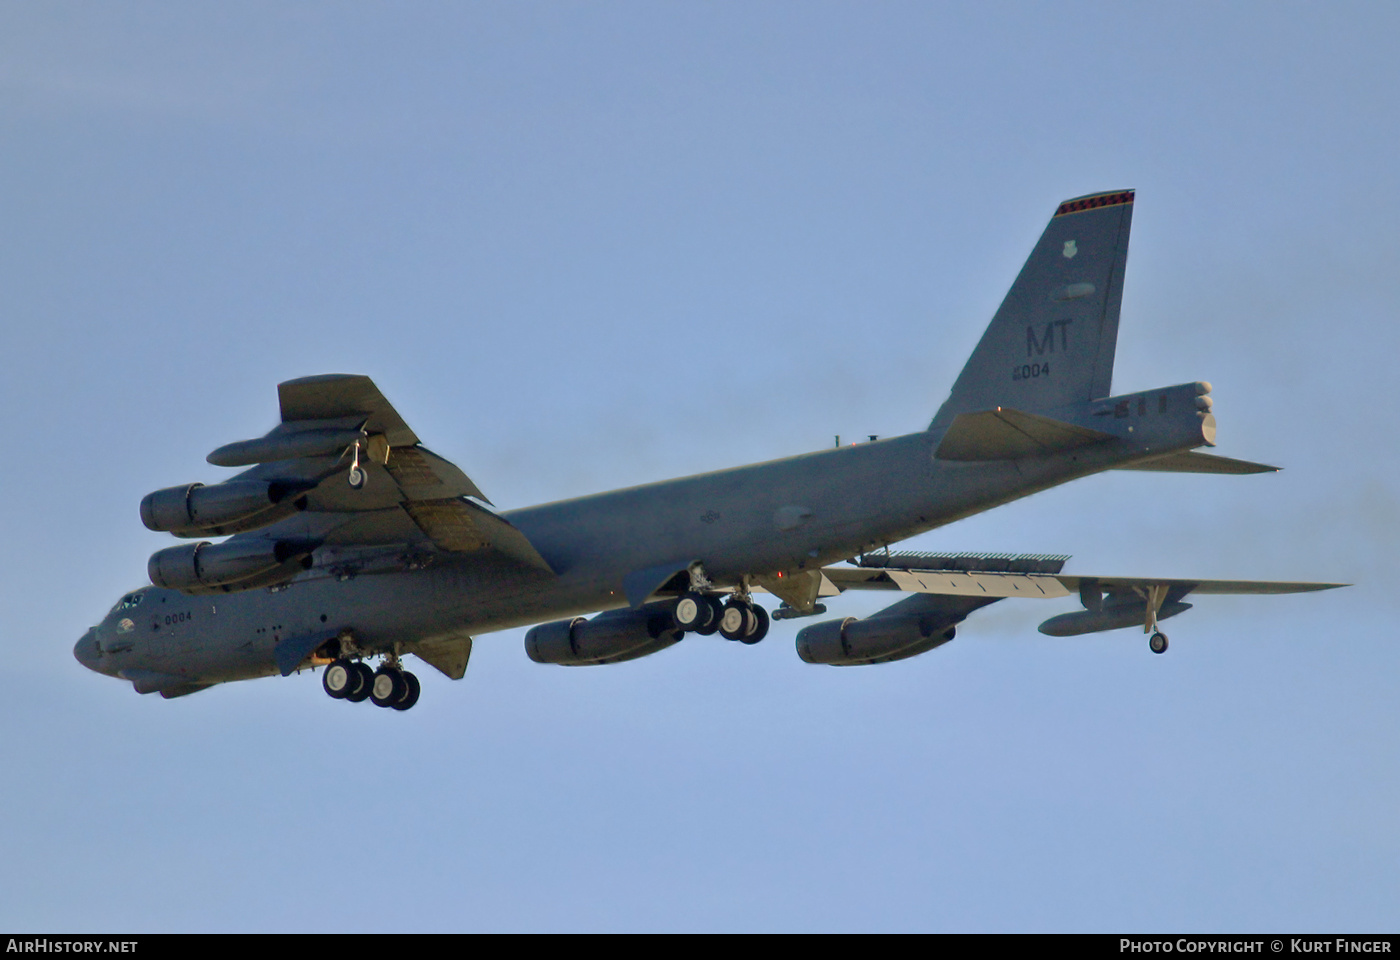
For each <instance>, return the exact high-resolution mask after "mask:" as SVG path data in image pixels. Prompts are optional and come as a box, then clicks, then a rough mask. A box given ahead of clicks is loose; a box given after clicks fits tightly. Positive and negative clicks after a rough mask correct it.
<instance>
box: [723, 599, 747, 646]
mask: <svg viewBox="0 0 1400 960" xmlns="http://www.w3.org/2000/svg"><path fill="white" fill-rule="evenodd" d="M755 623H756V621H755V619H754V615H753V607H751V606H749V605H748V604H747V603H745V602H744V601H742V600H731V601H729V602H728V603H726V604H725V605H724V608H723V610H722V611H721V614H720V618H719V635H720V636H721V637H723V638H724V639H726V640H743V639H744V638H745V637H747V636H748V635H749V633H750V632H751V631H752V629H753V627H754V626H755Z"/></svg>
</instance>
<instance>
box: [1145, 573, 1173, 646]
mask: <svg viewBox="0 0 1400 960" xmlns="http://www.w3.org/2000/svg"><path fill="white" fill-rule="evenodd" d="M1144 599H1146V600H1147V622H1146V623H1144V624H1143V630H1144V631H1145V632H1147V633H1150V634H1152V636H1150V637H1148V638H1147V649H1149V650H1151V651H1152V652H1153V653H1166V652H1167V635H1166V634H1165V633H1163V632H1162V631H1161V630H1158V629H1157V611H1159V610H1161V609H1162V601H1163V600H1165V599H1167V585H1166V584H1164V583H1159V584H1155V585H1153V586H1150V587H1148V588H1147V592H1146V596H1145V598H1144Z"/></svg>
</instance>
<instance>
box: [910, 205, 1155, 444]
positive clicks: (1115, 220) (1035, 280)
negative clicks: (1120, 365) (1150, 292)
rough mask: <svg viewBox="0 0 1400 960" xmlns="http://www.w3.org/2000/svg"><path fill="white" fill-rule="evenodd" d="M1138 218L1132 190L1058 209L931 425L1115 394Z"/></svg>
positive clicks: (1042, 409) (1051, 407) (1032, 410)
mask: <svg viewBox="0 0 1400 960" xmlns="http://www.w3.org/2000/svg"><path fill="white" fill-rule="evenodd" d="M1132 219H1133V191H1131V190H1115V191H1111V192H1109V193H1095V194H1091V195H1089V196H1085V197H1077V198H1075V199H1073V200H1066V201H1065V202H1064V203H1062V204H1060V206H1059V209H1057V210H1056V211H1055V216H1054V217H1052V218H1051V220H1050V225H1049V226H1047V227H1046V228H1045V232H1044V233H1043V234H1041V236H1040V242H1038V243H1037V244H1036V245H1035V249H1034V250H1033V251H1031V255H1030V258H1029V259H1028V260H1027V261H1026V265H1025V266H1024V267H1022V268H1021V273H1020V275H1019V276H1018V277H1017V278H1016V282H1015V283H1014V284H1012V285H1011V289H1010V291H1008V292H1007V294H1006V299H1005V300H1003V301H1002V303H1001V307H1000V308H999V309H998V310H997V312H996V316H994V317H992V322H991V325H990V326H988V327H987V332H986V333H984V334H983V335H982V339H981V341H980V342H979V343H978V344H977V349H976V350H974V351H973V352H972V356H971V357H970V358H969V359H968V361H967V365H966V366H965V367H963V371H962V373H961V374H959V375H958V379H957V382H956V383H954V384H953V391H952V393H951V394H950V395H949V397H948V399H947V401H945V402H944V404H943V406H942V407H940V408H939V411H938V415H937V416H935V417H934V419H933V424H932V426H935V427H938V426H946V425H947V424H948V423H950V422H952V419H953V418H954V417H955V416H957V415H958V414H960V413H972V412H977V411H981V410H990V409H993V408H995V407H1012V408H1014V409H1016V410H1023V411H1026V412H1028V413H1029V412H1036V411H1044V410H1053V409H1055V408H1057V407H1064V406H1068V405H1070V404H1074V403H1082V402H1085V401H1088V400H1094V399H1098V398H1100V397H1106V396H1108V395H1109V393H1110V392H1111V390H1110V387H1111V383H1112V380H1113V355H1114V351H1115V350H1116V349H1117V345H1118V309H1119V306H1120V304H1121V303H1122V300H1123V268H1124V265H1125V264H1126V262H1127V258H1128V232H1129V229H1130V227H1131V226H1132Z"/></svg>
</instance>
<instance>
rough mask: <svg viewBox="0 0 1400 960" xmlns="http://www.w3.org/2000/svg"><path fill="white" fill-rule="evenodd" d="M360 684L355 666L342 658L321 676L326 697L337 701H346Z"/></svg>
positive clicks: (327, 668)
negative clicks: (347, 696) (348, 695)
mask: <svg viewBox="0 0 1400 960" xmlns="http://www.w3.org/2000/svg"><path fill="white" fill-rule="evenodd" d="M359 682H360V674H359V671H357V670H356V669H355V664H354V663H353V662H352V661H350V660H346V659H345V658H344V657H341V658H340V659H339V660H337V661H336V662H335V663H332V664H331V665H330V666H329V667H326V669H325V671H324V672H322V674H321V688H322V689H323V690H325V691H326V695H327V696H329V697H332V698H333V699H336V700H344V699H345V696H346V694H348V693H349V692H350V691H351V690H353V689H355V688H356V685H357V684H358V683H359Z"/></svg>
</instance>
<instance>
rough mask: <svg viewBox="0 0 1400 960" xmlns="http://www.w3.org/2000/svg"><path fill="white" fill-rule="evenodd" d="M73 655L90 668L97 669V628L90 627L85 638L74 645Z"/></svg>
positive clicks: (84, 635)
mask: <svg viewBox="0 0 1400 960" xmlns="http://www.w3.org/2000/svg"><path fill="white" fill-rule="evenodd" d="M73 656H74V657H75V658H76V659H77V661H78V662H79V663H81V664H82V665H83V666H85V667H87V668H88V669H89V670H96V669H97V628H96V627H89V628H88V632H87V633H85V634H83V638H82V639H81V640H79V641H78V642H77V643H75V644H74V645H73Z"/></svg>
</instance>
